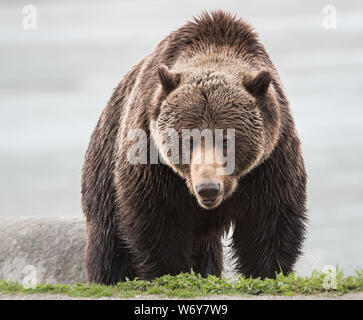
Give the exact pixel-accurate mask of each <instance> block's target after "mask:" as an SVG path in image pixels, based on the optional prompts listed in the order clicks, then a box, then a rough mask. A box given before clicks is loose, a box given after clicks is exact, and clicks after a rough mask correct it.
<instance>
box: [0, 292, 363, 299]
mask: <svg viewBox="0 0 363 320" xmlns="http://www.w3.org/2000/svg"><path fill="white" fill-rule="evenodd" d="M122 299H123V298H121V297H103V298H79V297H70V296H67V295H62V294H14V295H9V294H2V293H0V300H122ZM130 299H131V300H160V299H161V298H160V297H158V296H154V295H149V296H136V297H134V298H130ZM162 299H169V298H162ZM195 299H196V300H199V299H200V300H363V292H356V293H347V294H345V295H342V296H333V295H330V296H328V295H308V296H304V295H297V296H270V295H266V296H242V295H241V296H226V295H218V296H217V295H216V296H206V297H197V298H195ZM186 300H187V299H186Z"/></svg>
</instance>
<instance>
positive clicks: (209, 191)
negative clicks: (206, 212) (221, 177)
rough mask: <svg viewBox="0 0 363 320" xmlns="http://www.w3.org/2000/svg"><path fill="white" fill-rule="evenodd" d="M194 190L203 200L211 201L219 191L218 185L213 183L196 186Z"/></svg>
mask: <svg viewBox="0 0 363 320" xmlns="http://www.w3.org/2000/svg"><path fill="white" fill-rule="evenodd" d="M196 190H197V192H198V194H199V196H201V197H202V198H204V199H213V198H215V197H217V196H218V194H219V191H220V186H219V183H215V182H203V183H200V184H198V185H197V186H196Z"/></svg>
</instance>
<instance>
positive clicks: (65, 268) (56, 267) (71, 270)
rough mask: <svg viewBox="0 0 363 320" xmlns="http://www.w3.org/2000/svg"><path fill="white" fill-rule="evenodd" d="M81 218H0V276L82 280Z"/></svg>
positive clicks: (47, 280)
mask: <svg viewBox="0 0 363 320" xmlns="http://www.w3.org/2000/svg"><path fill="white" fill-rule="evenodd" d="M85 236H86V235H85V223H84V220H83V219H82V218H58V217H57V218H55V217H54V218H49V217H24V218H21V217H19V218H5V219H1V220H0V279H3V280H11V281H18V282H19V283H23V282H24V281H29V277H33V276H35V277H36V282H37V283H44V284H48V283H52V284H54V283H64V284H70V283H77V282H85V280H86V277H85V271H84V264H83V261H84V248H85Z"/></svg>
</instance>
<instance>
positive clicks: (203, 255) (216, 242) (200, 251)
mask: <svg viewBox="0 0 363 320" xmlns="http://www.w3.org/2000/svg"><path fill="white" fill-rule="evenodd" d="M193 270H194V271H195V272H196V273H200V275H201V276H202V277H204V278H205V277H208V275H215V276H217V277H220V276H221V274H222V271H223V247H222V241H221V237H219V236H216V237H215V238H213V239H211V240H209V241H195V244H194V263H193Z"/></svg>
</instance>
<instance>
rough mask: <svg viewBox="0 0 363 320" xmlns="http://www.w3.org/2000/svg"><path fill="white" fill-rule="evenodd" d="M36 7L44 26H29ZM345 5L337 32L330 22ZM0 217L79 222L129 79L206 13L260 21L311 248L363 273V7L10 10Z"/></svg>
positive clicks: (6, 4) (2, 53) (4, 26)
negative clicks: (295, 151) (84, 193)
mask: <svg viewBox="0 0 363 320" xmlns="http://www.w3.org/2000/svg"><path fill="white" fill-rule="evenodd" d="M26 4H31V5H34V6H35V7H36V8H37V13H38V28H37V29H36V30H24V29H23V27H22V19H23V14H22V8H23V6H24V5H26ZM327 4H333V5H335V6H336V8H337V13H338V24H337V29H336V30H325V29H324V28H323V27H322V20H323V17H324V16H323V12H322V10H323V7H324V5H327ZM0 8H1V9H0V137H1V139H0V217H15V216H30V215H43V216H79V215H81V214H82V212H81V208H80V171H81V166H82V161H83V156H84V153H85V150H86V147H87V144H88V140H89V137H90V134H91V132H92V129H93V128H94V126H95V124H96V122H97V120H98V117H99V115H100V112H101V110H102V109H103V108H104V106H105V104H106V102H107V100H108V98H109V97H110V95H111V93H112V89H113V88H114V87H115V86H116V85H117V83H118V82H119V81H120V80H121V78H122V76H123V75H124V74H125V73H126V72H127V71H128V70H129V69H130V68H131V66H133V65H135V64H136V63H138V62H139V60H140V59H141V58H143V57H144V56H145V55H146V54H148V53H150V52H151V51H152V50H153V48H154V47H155V46H156V44H157V43H158V42H159V41H160V40H162V39H163V38H164V37H165V36H166V35H167V34H168V33H169V32H170V31H171V30H173V29H175V28H176V27H178V26H180V25H182V24H183V23H185V22H186V21H187V20H188V19H190V18H191V17H192V16H193V15H197V14H199V13H200V12H201V10H203V9H215V8H222V9H225V10H229V11H231V12H233V13H236V14H237V15H238V16H240V17H244V18H245V19H246V20H248V21H249V22H251V23H252V24H253V25H254V26H255V27H256V30H257V31H258V32H259V34H260V37H261V39H262V41H263V43H264V44H265V45H266V47H267V49H268V51H269V52H270V54H271V56H272V58H273V60H274V62H275V64H276V65H277V68H278V70H279V72H280V74H281V77H282V80H283V83H284V85H285V87H286V91H287V94H288V97H289V99H290V101H291V107H292V109H293V112H294V115H295V119H296V123H297V126H298V130H299V133H300V136H301V139H302V142H303V151H304V155H305V161H306V167H307V171H308V174H309V211H310V225H309V234H308V238H307V241H306V251H307V252H309V253H310V254H311V255H312V256H314V257H315V258H316V259H318V260H320V261H322V262H323V263H324V264H333V265H336V264H338V266H339V267H341V268H342V269H344V271H345V273H346V274H347V273H351V272H352V271H353V270H354V269H355V268H357V267H362V266H363V257H362V252H363V232H362V231H363V169H362V162H363V161H362V157H363V150H362V147H363V138H362V137H363V111H362V100H363V84H362V72H363V40H362V39H363V3H362V2H361V1H332V2H326V1H316V0H315V1H313V0H309V1H267V0H263V1H242V0H239V1H111V0H107V1H106V0H105V1H96V0H94V1H90V0H87V1H77V2H76V3H73V2H71V1H50V0H47V1H26V2H24V1H18V0H2V1H1V3H0Z"/></svg>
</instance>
